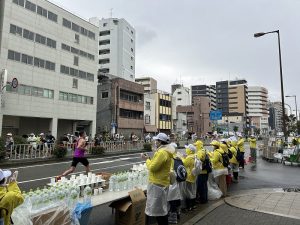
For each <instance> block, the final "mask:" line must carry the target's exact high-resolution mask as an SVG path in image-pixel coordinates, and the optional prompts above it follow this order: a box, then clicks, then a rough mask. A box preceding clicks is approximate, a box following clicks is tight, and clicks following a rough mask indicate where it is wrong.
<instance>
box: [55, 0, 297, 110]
mask: <svg viewBox="0 0 300 225" xmlns="http://www.w3.org/2000/svg"><path fill="white" fill-rule="evenodd" d="M51 1H52V0H51ZM52 2H54V3H57V2H58V0H55V1H54V0H53V1H52ZM59 5H61V6H63V7H64V8H65V9H67V10H69V11H71V12H74V13H76V14H77V15H79V16H81V17H83V18H86V19H88V18H90V17H93V16H97V17H99V18H102V17H103V18H107V17H110V9H111V8H113V17H117V18H125V19H126V20H127V21H128V22H129V23H130V24H131V25H132V26H133V27H135V29H136V35H137V37H136V39H137V40H136V77H141V76H146V75H147V76H151V77H153V78H155V79H156V80H157V81H158V87H159V88H160V89H162V90H165V91H170V89H171V88H170V86H171V84H174V83H176V82H180V80H181V83H183V84H184V85H185V86H190V85H192V84H215V82H216V81H219V80H228V79H235V78H245V79H247V81H248V84H249V85H251V86H252V85H260V86H264V87H266V88H267V89H268V90H269V97H270V99H271V100H280V76H279V60H278V43H277V36H276V34H269V35H265V36H263V37H260V38H254V37H253V34H254V33H255V32H260V31H264V32H267V31H272V30H278V29H279V30H280V38H281V50H282V64H283V65H282V67H283V76H284V86H285V94H286V95H293V94H296V95H298V98H299V99H300V87H299V85H300V79H299V78H300V44H299V43H300V25H299V24H300V11H299V10H300V0H184V1H183V0H61V1H59ZM287 102H288V103H289V104H290V105H291V106H292V108H294V103H293V101H292V99H288V100H287Z"/></svg>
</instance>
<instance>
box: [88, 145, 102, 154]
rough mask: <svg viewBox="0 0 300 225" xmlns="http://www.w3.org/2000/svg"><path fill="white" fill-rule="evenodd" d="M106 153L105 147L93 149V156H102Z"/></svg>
mask: <svg viewBox="0 0 300 225" xmlns="http://www.w3.org/2000/svg"><path fill="white" fill-rule="evenodd" d="M104 151H105V148H104V147H101V146H94V147H92V150H91V154H92V155H102V154H103V153H104Z"/></svg>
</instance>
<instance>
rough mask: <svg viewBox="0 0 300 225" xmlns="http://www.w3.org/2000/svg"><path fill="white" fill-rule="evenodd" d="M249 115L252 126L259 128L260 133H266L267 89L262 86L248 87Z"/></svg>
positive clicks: (267, 113)
mask: <svg viewBox="0 0 300 225" xmlns="http://www.w3.org/2000/svg"><path fill="white" fill-rule="evenodd" d="M248 107H249V117H250V120H251V125H252V127H255V128H258V129H260V131H261V133H262V134H267V132H268V130H269V124H268V117H269V112H268V90H267V89H266V88H264V87H256V86H249V87H248Z"/></svg>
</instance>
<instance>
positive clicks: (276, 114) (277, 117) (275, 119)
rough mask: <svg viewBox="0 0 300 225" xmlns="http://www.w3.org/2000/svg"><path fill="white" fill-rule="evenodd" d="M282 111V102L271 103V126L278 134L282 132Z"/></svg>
mask: <svg viewBox="0 0 300 225" xmlns="http://www.w3.org/2000/svg"><path fill="white" fill-rule="evenodd" d="M282 111H283V110H282V104H281V102H269V112H270V118H269V126H270V128H271V129H272V130H275V131H276V132H281V131H282Z"/></svg>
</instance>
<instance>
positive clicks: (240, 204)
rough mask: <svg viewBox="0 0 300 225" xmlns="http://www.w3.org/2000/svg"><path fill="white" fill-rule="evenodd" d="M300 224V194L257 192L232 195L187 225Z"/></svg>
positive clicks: (271, 191)
mask: <svg viewBox="0 0 300 225" xmlns="http://www.w3.org/2000/svg"><path fill="white" fill-rule="evenodd" d="M192 224H193V225H194V224H195V225H206V224H207V225H233V224H238V225H254V224H260V225H300V193H299V192H284V191H283V190H282V189H254V190H249V191H241V192H235V193H232V196H230V197H227V198H225V199H224V200H221V201H219V202H216V203H214V204H212V205H210V206H209V207H207V208H206V209H205V210H203V211H201V212H200V213H198V214H197V215H196V216H195V217H194V218H192V219H190V220H189V221H188V222H186V223H184V225H192Z"/></svg>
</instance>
